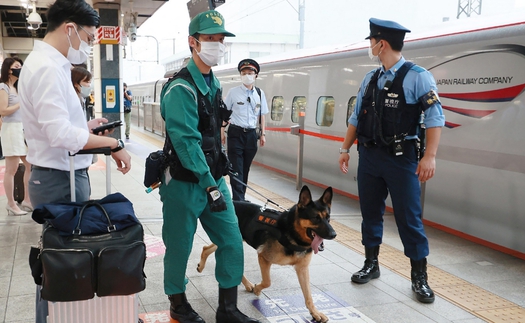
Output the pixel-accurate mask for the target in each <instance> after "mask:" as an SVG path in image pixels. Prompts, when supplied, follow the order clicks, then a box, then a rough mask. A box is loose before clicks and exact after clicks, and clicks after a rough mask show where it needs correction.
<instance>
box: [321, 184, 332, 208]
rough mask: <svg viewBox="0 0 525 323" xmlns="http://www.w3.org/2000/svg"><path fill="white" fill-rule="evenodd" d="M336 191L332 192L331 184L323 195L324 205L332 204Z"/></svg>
mask: <svg viewBox="0 0 525 323" xmlns="http://www.w3.org/2000/svg"><path fill="white" fill-rule="evenodd" d="M333 195H334V193H333V192H332V187H331V186H329V187H328V188H327V189H326V190H325V191H324V193H323V195H322V196H321V198H320V200H321V202H322V203H323V204H324V205H328V206H331V205H332V196H333Z"/></svg>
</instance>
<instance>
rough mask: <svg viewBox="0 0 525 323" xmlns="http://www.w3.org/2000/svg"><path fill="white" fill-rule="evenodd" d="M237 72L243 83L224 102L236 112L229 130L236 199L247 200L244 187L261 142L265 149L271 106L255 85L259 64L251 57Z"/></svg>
mask: <svg viewBox="0 0 525 323" xmlns="http://www.w3.org/2000/svg"><path fill="white" fill-rule="evenodd" d="M237 69H238V70H239V73H240V75H241V81H242V84H241V85H239V86H236V87H234V88H232V89H230V91H228V94H227V95H226V100H224V103H225V104H226V107H227V108H228V110H232V115H231V119H230V126H229V127H228V131H227V132H228V158H229V160H230V162H231V163H232V167H233V171H234V172H235V173H236V175H230V185H231V187H232V199H233V200H234V201H245V194H246V186H245V185H243V184H248V172H249V171H250V166H251V165H252V161H253V159H254V158H255V154H257V140H259V143H260V145H261V147H263V146H264V144H265V143H266V133H265V125H264V123H265V122H264V116H265V114H267V113H268V104H267V103H266V96H265V95H264V91H263V90H261V89H259V88H257V87H256V86H255V85H254V84H255V79H256V78H257V75H259V71H260V67H259V64H258V63H257V62H256V61H255V60H253V59H250V58H248V59H243V60H242V61H240V62H239V64H238V66H237ZM232 176H234V177H232ZM241 181H242V183H241Z"/></svg>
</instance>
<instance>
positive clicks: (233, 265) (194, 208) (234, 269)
mask: <svg viewBox="0 0 525 323" xmlns="http://www.w3.org/2000/svg"><path fill="white" fill-rule="evenodd" d="M217 186H218V188H219V190H220V191H221V193H222V194H223V195H224V199H225V200H226V205H227V210H224V211H221V212H211V211H210V207H209V205H208V198H207V194H206V193H205V192H204V189H203V188H202V187H200V186H199V185H198V184H194V183H189V182H183V181H178V180H174V179H172V180H171V181H170V182H169V183H168V185H166V184H163V185H162V186H161V187H160V197H161V200H162V203H163V205H162V213H163V219H164V222H163V225H162V239H163V241H164V245H165V246H166V254H165V255H164V292H165V293H166V295H173V294H180V293H183V292H185V290H186V284H187V283H188V280H187V278H186V268H187V265H188V258H189V256H190V253H191V249H192V246H193V238H194V236H195V231H196V230H197V220H199V221H200V222H201V224H202V227H203V228H204V230H205V231H206V233H207V234H208V236H209V237H210V239H211V241H212V242H213V243H215V244H216V245H217V251H216V252H215V259H216V261H217V263H216V266H215V278H216V279H217V281H218V282H219V287H220V288H230V287H234V286H237V285H239V284H240V283H241V279H242V274H243V272H244V253H243V243H242V236H241V232H240V231H239V224H238V221H237V216H236V215H235V209H234V207H233V203H232V200H231V197H230V191H229V190H228V186H227V185H226V181H225V180H224V178H220V179H219V180H217Z"/></svg>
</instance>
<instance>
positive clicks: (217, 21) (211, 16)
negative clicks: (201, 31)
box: [206, 14, 222, 26]
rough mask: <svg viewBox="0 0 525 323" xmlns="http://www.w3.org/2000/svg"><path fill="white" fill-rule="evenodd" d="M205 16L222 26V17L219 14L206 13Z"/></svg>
mask: <svg viewBox="0 0 525 323" xmlns="http://www.w3.org/2000/svg"><path fill="white" fill-rule="evenodd" d="M206 16H207V17H209V18H211V19H212V20H213V22H214V23H216V24H217V25H219V26H222V18H221V17H220V16H219V15H215V14H211V15H210V14H207V15H206Z"/></svg>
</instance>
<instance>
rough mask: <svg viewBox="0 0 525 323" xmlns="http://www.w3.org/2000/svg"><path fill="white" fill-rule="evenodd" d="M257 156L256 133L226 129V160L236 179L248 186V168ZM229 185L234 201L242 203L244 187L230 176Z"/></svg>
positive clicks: (251, 130)
mask: <svg viewBox="0 0 525 323" xmlns="http://www.w3.org/2000/svg"><path fill="white" fill-rule="evenodd" d="M255 154H257V131H255V129H247V130H246V131H245V130H243V129H242V128H240V127H236V126H234V125H230V127H229V128H228V159H229V160H230V162H231V163H232V166H233V170H234V171H235V172H236V173H237V176H236V178H237V179H239V180H241V181H242V182H243V183H244V184H248V173H249V172H250V166H251V165H252V161H253V159H254V158H255ZM230 185H231V187H232V195H233V200H234V201H244V198H245V194H246V186H244V185H242V184H241V183H239V182H238V181H236V180H235V179H233V178H231V176H230Z"/></svg>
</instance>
